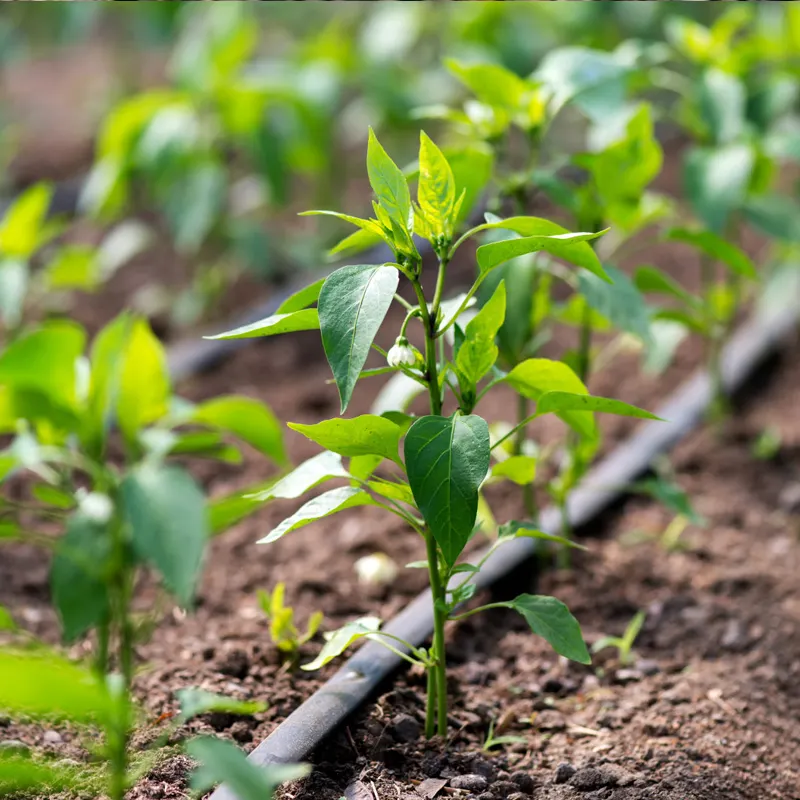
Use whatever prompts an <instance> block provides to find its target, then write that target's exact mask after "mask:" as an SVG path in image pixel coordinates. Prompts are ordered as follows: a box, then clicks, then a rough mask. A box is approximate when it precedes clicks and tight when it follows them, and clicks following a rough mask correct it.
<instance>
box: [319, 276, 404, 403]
mask: <svg viewBox="0 0 800 800" xmlns="http://www.w3.org/2000/svg"><path fill="white" fill-rule="evenodd" d="M399 280H400V275H399V273H398V271H397V270H396V269H395V268H394V267H389V266H375V265H369V264H359V265H354V266H348V267H342V268H341V269H338V270H336V272H333V273H332V274H331V275H329V276H328V277H327V278H326V280H325V283H324V285H323V287H322V291H321V292H320V296H319V325H320V330H321V332H322V344H323V347H324V348H325V355H326V356H327V359H328V363H329V364H330V366H331V370H332V371H333V377H334V378H335V380H336V386H337V388H338V390H339V397H340V399H341V410H342V413H344V411H345V410H346V408H347V405H348V403H349V402H350V398H351V396H352V394H353V389H354V388H355V385H356V381H357V380H358V377H359V375H360V374H361V370H362V369H363V367H364V363H365V362H366V360H367V356H368V355H369V350H370V347H371V346H372V340H373V339H374V338H375V334H376V333H377V332H378V329H379V328H380V326H381V323H382V322H383V319H384V317H385V316H386V312H387V311H388V310H389V306H390V305H391V304H392V298H393V297H394V293H395V291H397V284H398V282H399Z"/></svg>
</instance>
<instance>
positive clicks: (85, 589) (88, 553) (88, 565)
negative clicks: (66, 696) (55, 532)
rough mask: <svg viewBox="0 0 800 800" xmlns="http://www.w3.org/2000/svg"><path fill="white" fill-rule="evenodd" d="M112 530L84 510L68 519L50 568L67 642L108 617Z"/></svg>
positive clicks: (54, 593) (64, 636)
mask: <svg viewBox="0 0 800 800" xmlns="http://www.w3.org/2000/svg"><path fill="white" fill-rule="evenodd" d="M111 537H112V533H111V531H110V530H109V528H108V526H107V525H105V524H98V523H96V522H93V521H92V520H90V519H88V518H87V517H86V516H85V515H84V514H81V513H80V512H78V513H75V514H73V515H72V516H71V517H70V518H69V521H68V522H67V530H66V533H65V534H64V536H63V537H61V539H60V540H59V542H58V546H57V548H56V551H55V555H54V557H53V562H52V565H51V567H50V591H51V594H52V598H53V605H54V606H55V609H56V611H57V613H58V616H59V619H60V620H61V632H62V636H63V638H64V641H66V642H68V643H69V642H74V641H75V640H76V639H78V638H80V637H81V636H83V635H84V634H85V633H87V632H88V631H89V630H91V629H92V628H95V627H97V626H98V625H100V624H101V623H102V622H104V621H106V620H108V618H109V614H110V603H109V596H108V589H107V586H106V580H105V579H106V571H107V569H108V563H109V559H110V557H111V553H112V547H113V541H112V538H111Z"/></svg>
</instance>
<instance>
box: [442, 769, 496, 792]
mask: <svg viewBox="0 0 800 800" xmlns="http://www.w3.org/2000/svg"><path fill="white" fill-rule="evenodd" d="M488 785H489V781H487V780H486V778H484V777H483V775H477V774H475V773H472V774H470V775H457V776H456V777H455V778H453V779H451V781H450V787H451V788H452V789H464V790H465V791H467V792H482V791H483V790H484V789H485V788H486V787H487V786H488Z"/></svg>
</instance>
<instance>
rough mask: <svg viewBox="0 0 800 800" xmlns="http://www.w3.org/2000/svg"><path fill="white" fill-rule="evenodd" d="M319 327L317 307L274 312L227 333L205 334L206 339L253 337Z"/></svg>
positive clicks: (313, 329)
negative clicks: (269, 315)
mask: <svg viewBox="0 0 800 800" xmlns="http://www.w3.org/2000/svg"><path fill="white" fill-rule="evenodd" d="M318 328H319V317H318V316H317V310H316V309H315V308H306V309H303V310H301V311H291V312H289V313H288V314H273V315H272V316H271V317H265V318H264V319H261V320H259V321H258V322H252V323H250V324H249V325H242V327H241V328H234V329H233V330H230V331H225V333H218V334H216V335H214V336H204V337H203V338H204V339H253V338H256V337H258V336H276V335H277V334H279V333H294V332H295V331H315V330H317V329H318Z"/></svg>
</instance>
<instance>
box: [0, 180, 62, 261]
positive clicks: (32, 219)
mask: <svg viewBox="0 0 800 800" xmlns="http://www.w3.org/2000/svg"><path fill="white" fill-rule="evenodd" d="M52 197H53V189H52V187H51V186H48V185H47V184H44V183H37V184H35V185H34V186H31V187H30V189H26V190H25V191H24V192H23V193H22V194H21V195H20V196H19V197H18V198H17V199H16V200H15V201H14V203H13V204H12V205H11V207H10V208H9V209H8V211H6V214H5V216H4V217H3V221H2V223H0V255H3V256H6V257H10V258H21V259H28V258H30V257H31V256H32V255H33V254H34V253H35V252H36V251H37V250H38V249H39V248H40V247H41V246H42V245H43V244H44V243H45V241H46V238H45V237H43V235H42V234H43V228H44V224H45V219H46V217H47V211H48V209H49V208H50V201H51V199H52Z"/></svg>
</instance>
